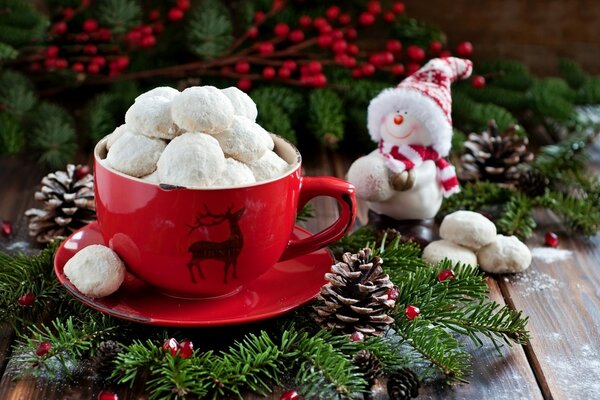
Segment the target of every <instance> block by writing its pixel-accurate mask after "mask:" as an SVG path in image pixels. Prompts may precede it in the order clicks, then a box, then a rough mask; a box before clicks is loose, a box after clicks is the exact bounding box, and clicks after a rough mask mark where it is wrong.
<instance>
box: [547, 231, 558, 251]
mask: <svg viewBox="0 0 600 400" xmlns="http://www.w3.org/2000/svg"><path fill="white" fill-rule="evenodd" d="M544 243H546V246H550V247H558V235H557V234H556V233H554V232H547V233H546V235H544Z"/></svg>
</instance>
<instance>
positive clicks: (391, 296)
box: [386, 286, 398, 301]
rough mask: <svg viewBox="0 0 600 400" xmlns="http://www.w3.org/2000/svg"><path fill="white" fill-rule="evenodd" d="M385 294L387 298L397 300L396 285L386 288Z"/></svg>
mask: <svg viewBox="0 0 600 400" xmlns="http://www.w3.org/2000/svg"><path fill="white" fill-rule="evenodd" d="M386 294H387V298H388V300H394V301H396V300H398V288H397V287H396V286H394V287H392V288H390V289H388V291H387V293H386Z"/></svg>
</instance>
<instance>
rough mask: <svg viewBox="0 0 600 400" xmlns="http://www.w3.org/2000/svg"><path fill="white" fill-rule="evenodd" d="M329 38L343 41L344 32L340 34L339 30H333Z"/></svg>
mask: <svg viewBox="0 0 600 400" xmlns="http://www.w3.org/2000/svg"><path fill="white" fill-rule="evenodd" d="M329 36H331V38H332V39H343V38H344V32H342V31H341V30H340V29H334V30H332V31H331V32H330V33H329Z"/></svg>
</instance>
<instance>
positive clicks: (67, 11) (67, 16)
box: [63, 7, 75, 19]
mask: <svg viewBox="0 0 600 400" xmlns="http://www.w3.org/2000/svg"><path fill="white" fill-rule="evenodd" d="M73 15H75V10H73V8H71V7H65V9H64V10H63V17H64V18H65V19H71V18H73Z"/></svg>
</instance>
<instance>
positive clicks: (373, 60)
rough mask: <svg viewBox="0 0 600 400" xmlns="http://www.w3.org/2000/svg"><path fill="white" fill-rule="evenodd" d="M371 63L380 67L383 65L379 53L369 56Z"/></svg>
mask: <svg viewBox="0 0 600 400" xmlns="http://www.w3.org/2000/svg"><path fill="white" fill-rule="evenodd" d="M369 62H370V63H371V64H373V65H376V66H380V65H381V56H380V55H379V53H373V54H371V55H370V56H369Z"/></svg>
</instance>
